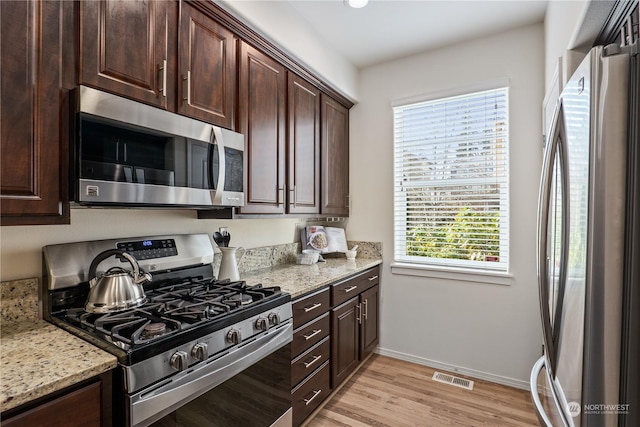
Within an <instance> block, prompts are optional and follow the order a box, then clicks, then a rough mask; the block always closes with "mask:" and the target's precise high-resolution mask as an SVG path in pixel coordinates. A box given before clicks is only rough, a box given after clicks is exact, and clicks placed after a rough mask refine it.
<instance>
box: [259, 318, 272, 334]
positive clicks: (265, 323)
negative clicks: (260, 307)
mask: <svg viewBox="0 0 640 427" xmlns="http://www.w3.org/2000/svg"><path fill="white" fill-rule="evenodd" d="M256 329H258V330H260V331H266V330H267V329H269V320H267V319H266V318H265V317H258V320H256Z"/></svg>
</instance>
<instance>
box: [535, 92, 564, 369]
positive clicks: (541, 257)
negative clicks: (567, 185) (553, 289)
mask: <svg viewBox="0 0 640 427" xmlns="http://www.w3.org/2000/svg"><path fill="white" fill-rule="evenodd" d="M561 117H562V102H561V101H560V102H559V103H558V105H557V106H556V109H555V111H554V114H553V120H552V122H551V132H549V138H548V140H547V144H546V147H545V153H544V160H543V168H542V176H541V179H540V193H539V199H538V238H537V250H538V262H537V270H538V291H539V296H540V316H541V318H542V337H543V340H544V346H545V349H546V352H547V355H548V356H549V362H550V363H551V361H553V362H555V352H556V348H555V343H554V341H553V332H552V328H551V313H550V312H549V281H548V280H547V279H548V276H547V274H548V268H547V243H548V242H547V232H548V227H549V209H550V196H551V182H552V177H553V165H554V163H555V156H556V152H557V149H556V148H557V144H558V139H559V128H560V126H559V121H560V120H561ZM554 368H555V366H547V369H548V371H549V373H550V374H551V376H552V377H553V376H554V375H555V369H554Z"/></svg>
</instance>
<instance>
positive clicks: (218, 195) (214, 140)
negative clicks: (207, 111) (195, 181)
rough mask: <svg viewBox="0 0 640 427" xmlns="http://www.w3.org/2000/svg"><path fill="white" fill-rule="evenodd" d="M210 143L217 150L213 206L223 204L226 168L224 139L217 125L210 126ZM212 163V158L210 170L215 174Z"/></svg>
mask: <svg viewBox="0 0 640 427" xmlns="http://www.w3.org/2000/svg"><path fill="white" fill-rule="evenodd" d="M211 144H212V145H213V146H214V149H216V148H217V150H218V171H217V173H218V186H217V187H216V188H215V190H213V204H214V205H215V206H223V203H222V193H223V192H224V178H225V169H226V163H227V162H226V161H225V152H224V141H223V139H222V131H221V130H220V128H219V127H217V126H212V127H211ZM214 167H215V166H214V163H213V159H212V161H211V170H212V174H215V173H216V171H215V170H214V169H213V168H214Z"/></svg>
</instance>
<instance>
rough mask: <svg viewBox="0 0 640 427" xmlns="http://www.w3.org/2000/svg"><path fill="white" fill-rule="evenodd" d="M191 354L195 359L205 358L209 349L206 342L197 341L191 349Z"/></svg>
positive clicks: (201, 359)
mask: <svg viewBox="0 0 640 427" xmlns="http://www.w3.org/2000/svg"><path fill="white" fill-rule="evenodd" d="M191 356H193V358H194V359H196V360H200V361H203V360H207V358H208V357H209V349H208V345H207V343H206V342H199V343H197V344H196V345H194V346H193V348H192V349H191Z"/></svg>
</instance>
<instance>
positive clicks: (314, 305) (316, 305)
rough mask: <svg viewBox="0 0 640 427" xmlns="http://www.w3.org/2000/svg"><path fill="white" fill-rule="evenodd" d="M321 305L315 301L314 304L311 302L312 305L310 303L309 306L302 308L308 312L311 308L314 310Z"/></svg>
mask: <svg viewBox="0 0 640 427" xmlns="http://www.w3.org/2000/svg"><path fill="white" fill-rule="evenodd" d="M321 305H322V304H321V303H319V302H317V303H315V304H313V305H310V306H308V307H305V308H304V312H305V313H308V312H310V311H311V310H315V309H316V308H318V307H320V306H321Z"/></svg>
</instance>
